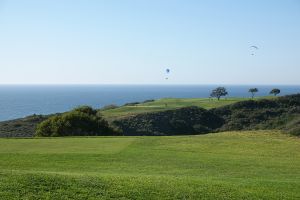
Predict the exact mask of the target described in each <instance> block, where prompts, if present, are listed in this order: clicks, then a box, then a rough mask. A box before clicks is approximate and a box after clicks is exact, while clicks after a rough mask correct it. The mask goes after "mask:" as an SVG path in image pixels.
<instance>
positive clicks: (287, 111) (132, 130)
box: [114, 94, 300, 135]
mask: <svg viewBox="0 0 300 200" xmlns="http://www.w3.org/2000/svg"><path fill="white" fill-rule="evenodd" d="M114 124H115V125H116V126H118V127H120V128H121V129H122V130H123V132H124V134H125V135H177V134H180V135H182V134H201V133H208V132H219V131H232V130H258V129H279V130H284V131H286V132H288V133H291V134H294V135H300V94H297V95H289V96H284V97H279V98H274V99H259V100H248V101H240V102H237V103H234V104H231V105H227V106H222V107H218V108H213V109H210V110H205V109H202V108H197V107H186V108H179V109H175V110H170V111H163V112H155V113H144V114H138V115H135V116H132V117H127V118H123V119H117V120H115V121H114Z"/></svg>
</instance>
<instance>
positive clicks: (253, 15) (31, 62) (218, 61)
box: [0, 0, 300, 84]
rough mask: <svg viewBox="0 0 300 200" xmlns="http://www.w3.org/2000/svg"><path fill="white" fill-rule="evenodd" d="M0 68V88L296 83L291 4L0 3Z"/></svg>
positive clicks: (171, 0)
mask: <svg viewBox="0 0 300 200" xmlns="http://www.w3.org/2000/svg"><path fill="white" fill-rule="evenodd" d="M251 45H256V46H258V47H259V49H258V50H257V51H256V52H255V55H254V56H252V55H251V53H252V51H251V48H250V46H251ZM166 68H170V69H171V72H170V74H169V79H168V80H166V79H165V77H166V74H165V69H166ZM0 70H1V71H0V72H1V73H0V84H23V83H24V84H300V78H299V74H300V0H280V1H279V0H269V1H268V0H265V1H261V0H248V1H246V0H245V1H240V0H235V1H233V0H203V1H201V0H147V1H146V0H99V1H96V0H95V1H93V0H89V1H84V0H82V1H78V0H51V1H50V0H49V1H47V0H43V1H40V0H36V1H32V0H26V1H23V0H19V1H16V0H7V1H5V0H0Z"/></svg>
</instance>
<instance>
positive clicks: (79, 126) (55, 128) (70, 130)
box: [35, 106, 118, 137]
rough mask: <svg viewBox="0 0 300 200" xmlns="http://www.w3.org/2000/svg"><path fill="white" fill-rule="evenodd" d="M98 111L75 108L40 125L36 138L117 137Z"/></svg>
mask: <svg viewBox="0 0 300 200" xmlns="http://www.w3.org/2000/svg"><path fill="white" fill-rule="evenodd" d="M117 134H118V132H117V131H115V130H114V129H113V128H111V127H110V126H109V124H108V122H107V121H105V120H104V119H103V118H102V116H101V114H100V113H99V112H97V110H94V109H92V108H91V107H88V106H82V107H78V108H75V109H74V110H72V111H70V112H67V113H64V114H62V115H58V116H53V117H50V118H49V119H47V120H45V121H43V122H42V123H40V124H38V126H37V129H36V133H35V135H36V136H40V137H51V136H54V137H55V136H96V135H117Z"/></svg>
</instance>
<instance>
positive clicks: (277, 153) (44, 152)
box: [0, 131, 300, 199]
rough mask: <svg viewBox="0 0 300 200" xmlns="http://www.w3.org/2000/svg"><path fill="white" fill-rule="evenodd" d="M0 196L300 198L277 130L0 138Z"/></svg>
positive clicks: (290, 140)
mask: <svg viewBox="0 0 300 200" xmlns="http://www.w3.org/2000/svg"><path fill="white" fill-rule="evenodd" d="M0 197H1V199H111V198H113V199H299V198H300V140H299V138H296V137H290V136H287V135H283V134H280V133H279V132H271V131H264V132H263V131H258V132H227V133H216V134H208V135H200V136H176V137H91V138H47V139H45V138H43V139H0Z"/></svg>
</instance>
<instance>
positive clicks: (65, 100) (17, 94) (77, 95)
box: [0, 85, 300, 121]
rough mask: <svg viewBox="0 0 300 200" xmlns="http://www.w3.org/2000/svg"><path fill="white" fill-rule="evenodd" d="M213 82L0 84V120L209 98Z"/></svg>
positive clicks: (290, 89)
mask: <svg viewBox="0 0 300 200" xmlns="http://www.w3.org/2000/svg"><path fill="white" fill-rule="evenodd" d="M216 87H217V86H216V85H0V110H1V112H0V121H5V120H10V119H15V118H20V117H25V116H28V115H32V114H50V113H57V112H64V111H67V110H70V109H72V108H74V107H76V106H79V105H89V106H92V107H94V108H101V107H103V106H105V105H110V104H116V105H122V104H125V103H128V102H137V101H138V102H140V101H144V100H148V99H159V98H166V97H172V98H196V97H209V94H210V92H211V90H212V89H214V88H216ZM225 87H226V88H227V90H228V92H229V95H228V96H229V97H249V96H250V94H249V92H248V89H249V88H250V87H257V88H258V89H259V92H258V93H257V95H256V96H266V95H268V93H269V91H270V90H271V89H272V88H279V89H280V90H281V94H280V95H286V94H295V93H300V86H280V85H278V86H259V85H257V86H245V85H243V86H230V85H229V86H225Z"/></svg>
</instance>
